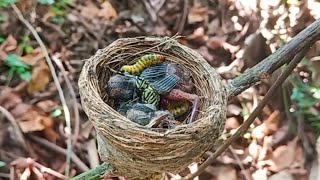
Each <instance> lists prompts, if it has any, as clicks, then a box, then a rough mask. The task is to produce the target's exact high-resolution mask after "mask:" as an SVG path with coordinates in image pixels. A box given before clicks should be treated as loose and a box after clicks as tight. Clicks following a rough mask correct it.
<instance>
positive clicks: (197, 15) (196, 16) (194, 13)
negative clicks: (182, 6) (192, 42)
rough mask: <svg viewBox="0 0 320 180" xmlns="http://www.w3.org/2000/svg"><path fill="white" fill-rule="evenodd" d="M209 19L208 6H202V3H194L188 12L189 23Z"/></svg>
mask: <svg viewBox="0 0 320 180" xmlns="http://www.w3.org/2000/svg"><path fill="white" fill-rule="evenodd" d="M207 19H208V8H207V7H201V5H200V4H194V5H193V6H192V7H191V9H190V12H189V14H188V23H189V24H194V23H198V22H203V21H204V20H207Z"/></svg>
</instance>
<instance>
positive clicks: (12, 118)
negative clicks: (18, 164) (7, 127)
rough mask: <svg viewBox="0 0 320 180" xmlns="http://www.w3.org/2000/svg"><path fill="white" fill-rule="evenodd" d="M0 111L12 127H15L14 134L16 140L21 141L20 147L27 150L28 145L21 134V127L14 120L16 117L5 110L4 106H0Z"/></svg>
mask: <svg viewBox="0 0 320 180" xmlns="http://www.w3.org/2000/svg"><path fill="white" fill-rule="evenodd" d="M0 112H1V113H2V114H3V115H4V116H5V117H6V118H7V119H8V120H9V121H10V123H11V124H12V126H13V128H14V129H15V132H16V135H17V140H18V141H19V142H20V143H21V145H22V147H23V148H24V149H25V150H26V151H28V146H27V143H26V141H25V139H24V137H23V134H22V132H21V129H20V127H19V125H18V123H17V121H16V119H15V118H14V117H13V115H12V114H11V113H10V112H9V111H8V110H6V109H5V108H4V107H2V106H0Z"/></svg>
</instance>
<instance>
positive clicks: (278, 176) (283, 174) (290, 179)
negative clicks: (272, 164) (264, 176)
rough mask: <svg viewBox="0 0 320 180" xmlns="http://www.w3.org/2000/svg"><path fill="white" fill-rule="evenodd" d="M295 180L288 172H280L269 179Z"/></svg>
mask: <svg viewBox="0 0 320 180" xmlns="http://www.w3.org/2000/svg"><path fill="white" fill-rule="evenodd" d="M279 179H281V180H294V178H293V176H292V175H291V174H290V173H289V172H287V171H280V172H278V173H277V174H274V175H272V176H270V177H269V178H268V180H279Z"/></svg>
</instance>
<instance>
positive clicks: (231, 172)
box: [217, 166, 238, 180]
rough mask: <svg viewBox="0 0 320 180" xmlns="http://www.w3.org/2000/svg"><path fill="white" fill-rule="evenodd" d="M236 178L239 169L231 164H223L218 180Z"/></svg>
mask: <svg viewBox="0 0 320 180" xmlns="http://www.w3.org/2000/svg"><path fill="white" fill-rule="evenodd" d="M225 179H228V180H233V179H234V180H236V179H238V178H237V171H236V170H235V169H234V168H233V167H231V166H221V168H220V170H219V173H218V175H217V180H225Z"/></svg>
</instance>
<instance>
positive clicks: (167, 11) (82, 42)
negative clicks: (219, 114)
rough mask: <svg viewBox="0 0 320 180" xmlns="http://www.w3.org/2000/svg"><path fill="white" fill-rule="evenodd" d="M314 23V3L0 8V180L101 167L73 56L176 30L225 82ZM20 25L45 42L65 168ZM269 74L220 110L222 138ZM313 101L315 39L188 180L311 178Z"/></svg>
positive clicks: (108, 1)
mask: <svg viewBox="0 0 320 180" xmlns="http://www.w3.org/2000/svg"><path fill="white" fill-rule="evenodd" d="M10 3H15V5H16V6H17V7H18V9H19V10H20V11H21V14H22V16H23V17H24V18H25V19H26V20H27V21H28V22H29V23H30V24H31V26H32V28H30V27H27V26H25V25H24V24H23V23H22V22H21V21H20V20H19V18H18V16H17V10H15V9H13V8H12V6H11V5H10ZM319 17H320V1H316V0H304V1H299V0H285V1H283V0H139V1H138V0H132V1H125V0H23V1H22V0H20V1H16V0H0V112H1V113H0V179H62V178H64V176H63V175H62V174H65V168H66V166H68V165H70V168H71V171H70V175H71V176H74V175H76V174H79V173H81V172H83V171H86V170H88V169H89V168H93V167H95V166H97V165H98V164H100V162H99V156H98V153H97V145H96V139H95V137H96V136H95V131H94V129H93V127H92V125H91V124H90V122H89V121H88V118H87V116H86V115H85V113H84V111H83V110H82V107H81V104H80V99H79V93H78V87H77V81H78V76H79V73H80V71H81V68H82V65H83V63H84V60H85V59H88V58H89V57H90V56H92V55H93V54H94V53H95V52H96V51H97V50H98V49H99V48H104V47H106V46H107V45H109V44H110V43H111V42H113V41H114V40H116V39H118V38H122V37H136V36H174V35H176V34H178V35H180V36H182V38H179V39H177V40H178V41H179V42H180V43H181V44H184V45H186V46H188V47H191V48H193V49H195V50H196V51H197V52H199V53H200V54H201V55H202V56H203V57H204V58H205V59H206V60H207V61H208V62H209V63H210V65H212V66H213V67H214V68H216V70H217V71H218V73H219V74H220V75H221V76H222V78H223V79H224V80H225V82H227V81H228V79H232V78H234V77H236V76H237V75H239V74H241V73H242V72H244V71H245V70H246V69H247V68H250V67H252V66H254V65H255V64H257V63H259V62H260V61H261V60H262V59H264V58H265V57H267V56H268V55H270V54H271V53H273V52H275V51H276V50H277V49H278V48H279V47H281V46H282V45H284V44H285V43H286V42H288V41H290V39H291V38H292V37H294V36H295V35H296V34H297V33H299V32H300V31H301V30H302V29H304V28H305V27H306V26H308V25H309V24H311V23H312V22H313V21H314V20H315V19H318V18H319ZM30 29H33V30H34V31H36V32H37V33H38V35H39V36H40V38H41V39H42V41H43V42H44V45H45V47H46V49H47V51H48V53H49V56H50V57H51V59H52V64H53V67H54V69H55V72H56V74H57V77H58V81H59V83H60V85H61V86H62V89H63V93H64V97H65V98H66V102H67V107H68V109H69V111H70V116H71V127H72V136H70V137H69V139H71V140H72V144H73V145H72V154H71V156H72V157H71V158H72V161H71V163H70V164H69V163H68V162H66V154H67V150H66V148H67V144H66V141H67V139H68V136H67V133H66V123H65V113H64V110H63V107H62V104H61V99H60V97H59V95H58V93H59V92H58V89H57V86H56V84H55V83H54V81H53V78H52V70H50V68H49V66H48V64H47V63H46V61H45V53H44V52H43V51H42V49H41V47H40V45H39V42H38V41H37V40H36V39H35V37H34V36H33V35H32V33H31V31H30ZM280 72H281V69H279V70H277V71H276V72H275V73H274V74H273V75H272V76H271V77H270V78H269V79H267V80H264V81H262V82H261V83H259V84H257V85H255V86H253V87H251V88H249V89H248V90H246V91H245V92H243V93H242V94H240V95H238V96H237V97H235V98H234V99H232V100H231V101H230V102H229V105H228V111H227V121H226V126H225V129H226V130H225V133H224V138H227V137H229V136H230V135H232V134H233V133H234V132H235V129H237V128H238V127H239V126H240V125H241V123H242V122H243V121H244V120H245V119H246V118H247V117H248V116H249V114H250V113H251V112H252V111H253V109H254V108H255V107H256V106H257V104H258V103H259V101H260V100H261V99H262V98H263V97H264V95H265V93H266V92H267V90H268V89H269V88H270V86H271V85H272V84H273V82H274V81H275V80H276V78H277V77H278V76H279V74H280ZM319 99H320V42H318V43H316V44H315V45H314V46H313V47H312V48H311V50H310V51H309V52H308V53H307V55H306V56H305V58H304V59H303V60H302V62H301V63H300V64H299V65H298V67H297V68H296V69H295V71H294V72H293V73H292V74H291V76H290V77H289V78H288V80H287V81H286V82H285V83H284V84H283V86H282V88H281V89H280V90H279V92H278V93H276V95H275V97H274V98H273V99H272V100H271V101H270V103H269V104H268V105H267V106H266V107H265V108H264V109H263V111H262V112H261V114H260V115H259V116H258V118H257V119H256V121H255V122H254V124H252V125H251V127H250V129H249V130H248V132H247V133H246V134H245V135H244V136H243V137H242V138H240V139H239V140H238V141H237V142H235V143H233V144H232V145H231V146H230V147H229V148H228V149H227V151H226V152H225V153H223V154H222V155H221V156H220V157H219V158H218V159H217V160H216V161H215V163H213V164H212V165H211V166H209V167H208V168H207V169H206V171H205V172H204V173H203V174H202V175H201V176H200V177H198V179H201V180H205V179H210V180H222V179H230V180H236V179H244V180H251V179H254V180H258V179H259V180H264V179H270V180H275V179H284V180H294V179H296V180H300V179H303V180H305V179H310V180H311V179H316V175H317V173H318V172H319V167H318V165H317V162H318V157H317V155H316V154H317V148H316V147H317V146H318V147H319V144H317V138H318V135H319V132H320V113H319V112H320V103H319ZM319 150H320V149H319ZM212 153H213V152H212V151H209V152H207V153H206V154H205V155H204V158H205V157H207V156H209V155H210V154H212ZM45 167H47V168H50V169H45ZM189 171H190V170H189V169H186V170H185V171H183V172H181V174H180V175H186V174H188V173H189ZM105 179H118V177H106V178H105ZM120 179H121V178H120Z"/></svg>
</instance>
